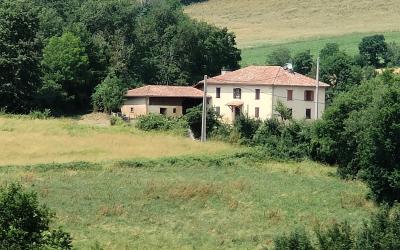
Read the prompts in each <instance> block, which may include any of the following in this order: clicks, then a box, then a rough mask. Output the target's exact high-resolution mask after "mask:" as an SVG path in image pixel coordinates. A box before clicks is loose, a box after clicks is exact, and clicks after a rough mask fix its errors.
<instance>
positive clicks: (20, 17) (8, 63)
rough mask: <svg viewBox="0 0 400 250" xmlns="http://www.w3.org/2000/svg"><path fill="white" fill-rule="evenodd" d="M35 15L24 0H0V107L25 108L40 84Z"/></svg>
mask: <svg viewBox="0 0 400 250" xmlns="http://www.w3.org/2000/svg"><path fill="white" fill-rule="evenodd" d="M38 30H39V18H38V15H37V11H36V8H35V7H34V6H33V5H32V4H30V3H29V2H28V1H23V0H17V1H13V0H4V1H0V51H1V53H0V72H1V73H0V109H5V110H6V111H8V112H29V111H30V110H31V109H33V108H34V106H35V104H34V96H35V92H36V91H37V89H38V87H39V86H40V59H39V58H40V55H41V45H40V41H39V40H38V37H37V35H38Z"/></svg>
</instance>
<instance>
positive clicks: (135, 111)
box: [121, 85, 203, 119]
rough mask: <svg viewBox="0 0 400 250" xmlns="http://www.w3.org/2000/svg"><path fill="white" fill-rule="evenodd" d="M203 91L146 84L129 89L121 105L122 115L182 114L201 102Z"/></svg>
mask: <svg viewBox="0 0 400 250" xmlns="http://www.w3.org/2000/svg"><path fill="white" fill-rule="evenodd" d="M202 98H203V91H201V90H199V89H197V88H193V87H183V86H165V85H147V86H144V87H140V88H136V89H132V90H129V91H128V92H127V93H126V94H125V101H124V104H123V105H122V107H121V112H122V114H123V115H125V116H126V117H128V118H129V119H135V118H137V117H139V116H141V115H147V114H149V113H156V114H163V115H166V116H182V115H184V114H185V113H186V109H188V108H191V107H194V106H197V105H199V104H200V103H201V101H202Z"/></svg>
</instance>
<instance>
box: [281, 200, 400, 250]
mask: <svg viewBox="0 0 400 250" xmlns="http://www.w3.org/2000/svg"><path fill="white" fill-rule="evenodd" d="M314 233H315V236H316V238H317V241H315V243H312V242H313V240H312V238H313V235H311V234H307V233H306V232H304V230H302V231H300V230H296V231H294V232H293V233H291V234H290V235H288V236H286V235H285V236H281V237H278V238H277V239H275V240H274V243H275V249H286V250H292V249H293V250H296V249H319V250H342V249H348V250H384V249H399V248H400V207H399V206H395V207H394V208H393V209H392V210H390V209H389V208H388V207H383V208H381V209H380V210H379V212H378V213H376V214H374V215H373V216H372V218H371V222H369V223H367V222H366V223H364V225H363V227H361V228H360V229H358V230H356V229H354V228H353V229H352V228H351V226H350V225H349V224H348V223H347V222H342V223H333V224H332V225H330V226H328V227H327V228H325V229H321V228H317V229H316V230H314Z"/></svg>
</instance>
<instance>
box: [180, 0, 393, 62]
mask: <svg viewBox="0 0 400 250" xmlns="http://www.w3.org/2000/svg"><path fill="white" fill-rule="evenodd" d="M185 11H186V13H188V14H189V15H190V16H191V17H194V18H196V19H199V20H204V21H207V22H209V23H213V24H215V25H217V26H220V27H228V29H229V30H230V31H233V32H234V33H235V34H236V36H237V41H238V46H239V47H240V48H241V49H242V58H243V60H242V62H241V65H242V66H247V65H263V64H265V60H266V57H267V55H268V54H269V53H270V52H271V51H272V50H274V49H276V48H277V47H288V48H290V49H291V50H292V51H293V52H294V53H295V52H298V51H304V50H307V49H310V50H311V52H312V53H313V54H316V53H317V52H318V51H319V50H320V49H321V48H322V47H323V46H324V45H325V44H326V43H328V42H337V43H339V44H340V46H341V48H342V49H344V50H346V51H348V52H349V53H350V54H355V53H356V52H357V50H358V48H357V47H358V44H359V42H360V41H361V38H362V37H364V36H367V35H371V34H384V35H385V36H386V38H387V40H388V41H398V42H400V26H399V25H398V22H399V21H400V14H399V13H400V5H399V4H398V1H397V0H385V1H384V0H377V1H370V0H358V1H354V0H332V1H327V0H324V1H321V0H309V1H295V2H294V1H289V0H248V1H243V0H208V1H206V2H203V3H198V4H192V5H190V6H188V7H186V9H185Z"/></svg>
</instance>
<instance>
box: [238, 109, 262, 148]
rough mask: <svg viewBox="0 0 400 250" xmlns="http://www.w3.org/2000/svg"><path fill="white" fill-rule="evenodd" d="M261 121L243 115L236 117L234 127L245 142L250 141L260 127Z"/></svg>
mask: <svg viewBox="0 0 400 250" xmlns="http://www.w3.org/2000/svg"><path fill="white" fill-rule="evenodd" d="M260 124H261V121H260V120H258V119H253V118H250V117H249V116H248V115H241V116H239V117H237V118H236V120H235V122H234V128H235V129H236V131H237V132H238V133H239V135H240V138H242V139H243V140H244V143H249V142H250V141H251V140H252V139H253V136H254V134H255V133H256V131H257V129H258V128H259V127H260Z"/></svg>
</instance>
